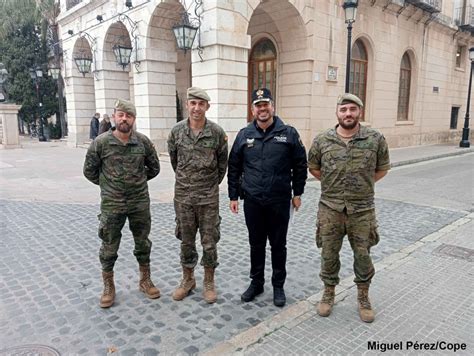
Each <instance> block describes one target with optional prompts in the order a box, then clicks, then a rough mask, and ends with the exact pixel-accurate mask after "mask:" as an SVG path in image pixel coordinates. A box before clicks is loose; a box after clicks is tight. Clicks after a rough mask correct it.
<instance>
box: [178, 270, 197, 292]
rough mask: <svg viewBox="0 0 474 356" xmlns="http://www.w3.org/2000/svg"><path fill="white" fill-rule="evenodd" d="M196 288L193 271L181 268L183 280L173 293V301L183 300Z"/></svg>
mask: <svg viewBox="0 0 474 356" xmlns="http://www.w3.org/2000/svg"><path fill="white" fill-rule="evenodd" d="M194 288H196V279H194V269H193V268H187V267H183V278H182V279H181V283H180V284H179V286H178V288H176V290H175V291H174V292H173V299H174V300H183V299H184V298H185V297H186V296H187V295H188V294H189V292H190V291H191V290H193V289H194Z"/></svg>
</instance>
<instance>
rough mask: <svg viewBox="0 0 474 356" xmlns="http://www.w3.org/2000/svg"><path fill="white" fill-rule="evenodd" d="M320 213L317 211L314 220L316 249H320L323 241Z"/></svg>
mask: <svg viewBox="0 0 474 356" xmlns="http://www.w3.org/2000/svg"><path fill="white" fill-rule="evenodd" d="M320 215H321V213H320V210H318V216H317V218H316V247H317V248H321V247H323V239H322V237H321V221H320V219H321V216H320Z"/></svg>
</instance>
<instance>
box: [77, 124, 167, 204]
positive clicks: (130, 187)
mask: <svg viewBox="0 0 474 356" xmlns="http://www.w3.org/2000/svg"><path fill="white" fill-rule="evenodd" d="M159 172H160V162H159V160H158V156H157V154H156V150H155V147H154V146H153V144H152V142H151V141H150V139H149V138H148V137H146V136H145V135H143V134H141V133H138V132H135V131H132V134H131V136H130V139H129V142H128V143H126V144H124V143H123V142H121V141H120V140H119V139H118V138H116V137H115V136H114V135H113V131H112V130H109V131H108V132H106V133H103V134H102V135H100V136H98V137H97V138H96V139H95V140H94V141H92V143H91V145H90V147H89V149H88V150H87V154H86V160H85V162H84V176H85V177H86V178H87V179H88V180H90V181H91V182H92V183H94V184H98V185H99V186H100V195H101V198H102V201H101V209H102V210H108V211H121V210H124V209H127V208H130V207H133V208H136V207H137V206H138V205H143V207H144V208H146V207H148V206H149V203H150V197H149V194H148V184H147V181H148V180H149V179H152V178H154V177H156V176H157V175H158V173H159Z"/></svg>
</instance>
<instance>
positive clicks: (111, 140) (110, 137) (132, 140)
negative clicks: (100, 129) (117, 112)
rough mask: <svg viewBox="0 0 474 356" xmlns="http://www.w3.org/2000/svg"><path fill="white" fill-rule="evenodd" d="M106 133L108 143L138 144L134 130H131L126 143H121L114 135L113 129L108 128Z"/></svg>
mask: <svg viewBox="0 0 474 356" xmlns="http://www.w3.org/2000/svg"><path fill="white" fill-rule="evenodd" d="M107 135H108V140H109V144H110V145H138V137H137V134H136V132H135V130H132V133H131V134H130V137H129V138H128V142H127V143H125V144H124V143H123V142H122V141H120V140H119V139H118V138H117V137H115V136H114V134H113V131H112V130H109V131H108V132H107Z"/></svg>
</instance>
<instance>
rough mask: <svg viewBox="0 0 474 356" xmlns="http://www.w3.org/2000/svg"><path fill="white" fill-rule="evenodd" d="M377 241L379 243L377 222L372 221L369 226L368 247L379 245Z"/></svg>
mask: <svg viewBox="0 0 474 356" xmlns="http://www.w3.org/2000/svg"><path fill="white" fill-rule="evenodd" d="M379 241H380V236H379V232H378V226H377V222H376V221H373V222H372V223H371V224H370V232H369V246H370V247H372V246H375V245H377V244H378V243H379Z"/></svg>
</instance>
